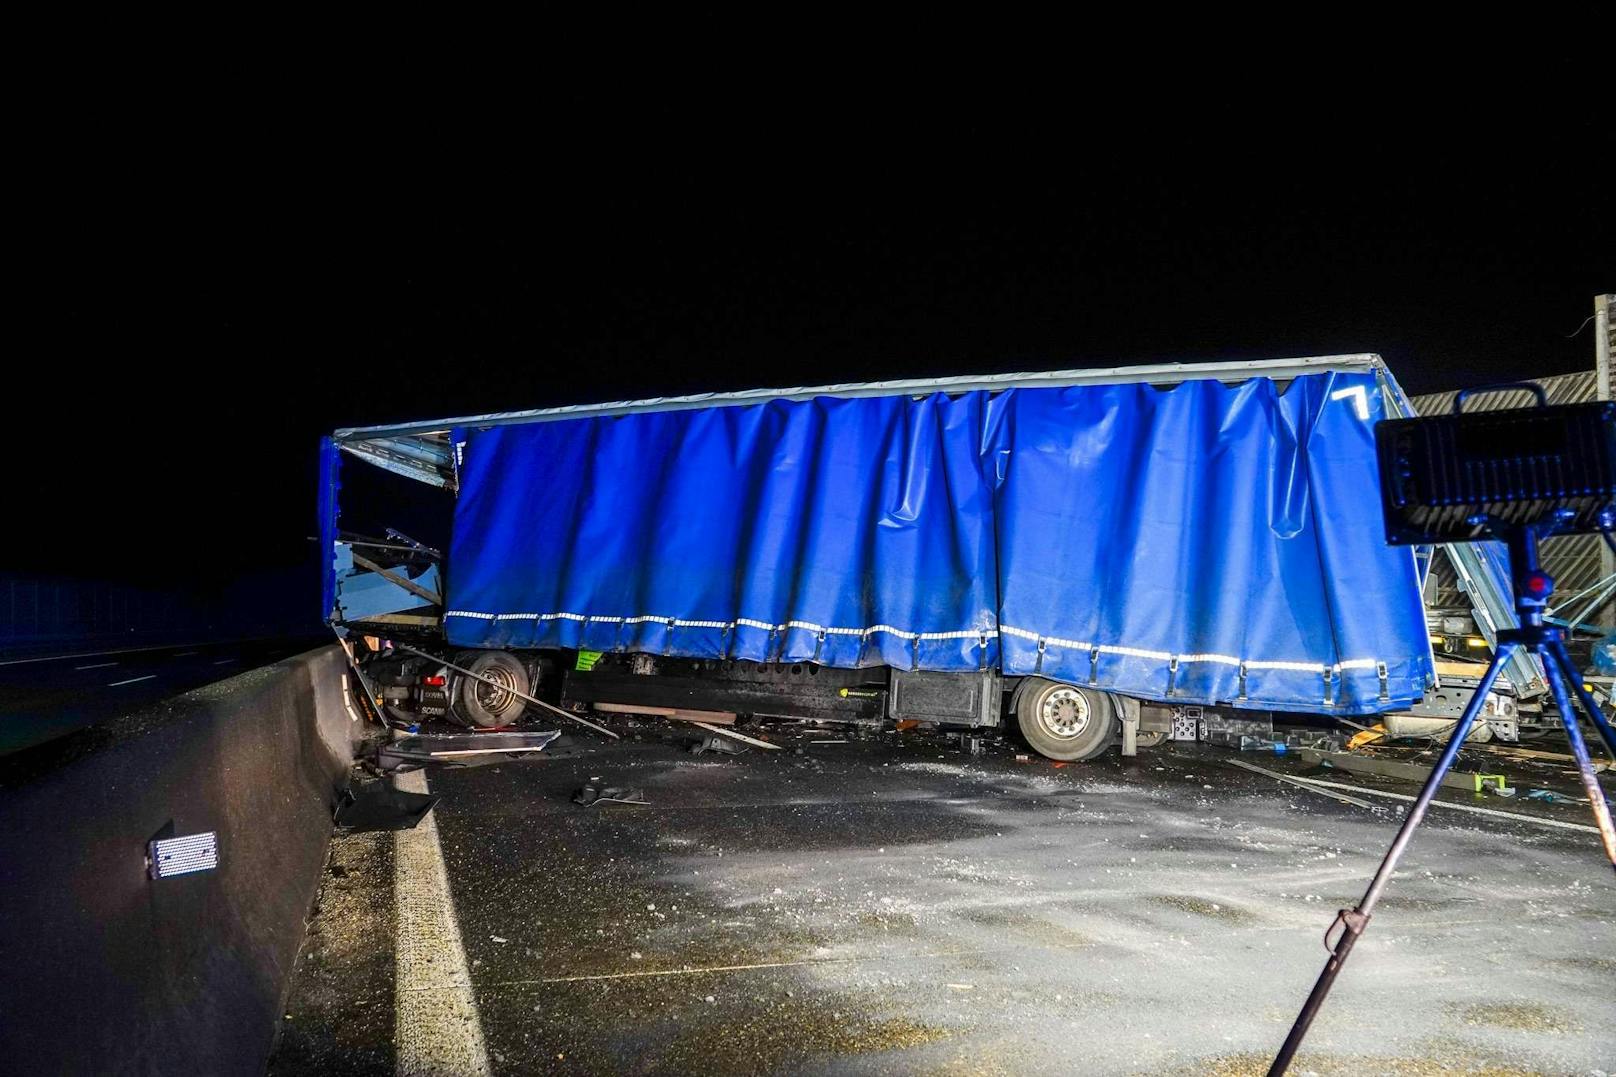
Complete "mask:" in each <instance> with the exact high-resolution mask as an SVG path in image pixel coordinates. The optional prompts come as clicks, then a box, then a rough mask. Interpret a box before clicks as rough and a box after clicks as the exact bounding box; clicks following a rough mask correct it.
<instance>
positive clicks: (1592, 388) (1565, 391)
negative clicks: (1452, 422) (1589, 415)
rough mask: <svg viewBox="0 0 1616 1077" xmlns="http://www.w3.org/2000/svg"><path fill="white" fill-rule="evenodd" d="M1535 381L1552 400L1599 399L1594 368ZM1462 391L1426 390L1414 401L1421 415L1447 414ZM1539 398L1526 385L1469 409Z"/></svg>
mask: <svg viewBox="0 0 1616 1077" xmlns="http://www.w3.org/2000/svg"><path fill="white" fill-rule="evenodd" d="M1532 381H1533V382H1535V383H1536V384H1538V385H1541V386H1543V391H1544V392H1545V393H1548V394H1549V403H1551V404H1585V403H1587V402H1588V401H1590V400H1598V399H1599V385H1598V382H1597V381H1596V379H1595V378H1594V372H1593V371H1592V370H1583V371H1579V372H1577V373H1575V374H1556V375H1554V376H1553V377H1549V378H1533V379H1532ZM1458 395H1459V393H1458V391H1457V390H1456V391H1453V392H1447V393H1426V394H1425V395H1423V396H1416V397H1412V398H1411V401H1412V403H1413V404H1414V410H1415V411H1418V412H1419V413H1420V414H1421V415H1446V414H1447V413H1448V412H1450V411H1452V410H1453V400H1454V398H1455V397H1457V396H1458ZM1536 402H1537V399H1536V398H1535V397H1534V396H1533V395H1532V394H1531V393H1529V392H1527V391H1526V390H1525V389H1511V390H1509V391H1507V392H1502V393H1488V394H1487V395H1485V396H1478V397H1476V398H1475V399H1474V400H1467V401H1466V402H1465V410H1466V411H1503V410H1504V409H1505V408H1525V407H1530V406H1531V405H1533V404H1535V403H1536Z"/></svg>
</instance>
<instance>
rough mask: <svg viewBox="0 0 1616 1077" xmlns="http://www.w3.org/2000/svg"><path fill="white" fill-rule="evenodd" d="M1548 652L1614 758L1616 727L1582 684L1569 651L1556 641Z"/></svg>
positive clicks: (1615, 757) (1580, 676)
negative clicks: (1615, 727)
mask: <svg viewBox="0 0 1616 1077" xmlns="http://www.w3.org/2000/svg"><path fill="white" fill-rule="evenodd" d="M1549 653H1550V655H1551V656H1552V660H1553V661H1556V662H1559V663H1560V670H1561V672H1563V673H1564V674H1565V677H1566V681H1567V682H1568V683H1569V684H1570V685H1571V690H1572V692H1573V693H1574V694H1575V695H1576V696H1577V698H1578V699H1580V700H1582V706H1583V709H1584V710H1586V711H1587V712H1588V717H1589V718H1592V719H1593V723H1594V728H1595V729H1597V730H1599V736H1600V737H1601V738H1602V739H1603V740H1604V742H1605V750H1606V751H1607V752H1608V753H1610V757H1611V758H1612V759H1616V729H1612V728H1611V727H1610V722H1609V720H1607V719H1606V718H1605V712H1604V711H1602V710H1600V709H1599V703H1598V702H1597V701H1596V700H1595V699H1594V697H1593V696H1592V695H1590V694H1589V693H1588V690H1587V689H1586V688H1584V687H1583V686H1582V675H1581V674H1579V673H1578V672H1577V667H1576V665H1575V664H1574V663H1573V662H1572V661H1571V652H1569V651H1567V650H1566V646H1565V644H1564V643H1563V642H1558V641H1557V642H1554V643H1551V644H1549Z"/></svg>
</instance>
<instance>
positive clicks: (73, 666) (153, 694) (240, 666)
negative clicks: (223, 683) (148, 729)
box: [0, 638, 324, 756]
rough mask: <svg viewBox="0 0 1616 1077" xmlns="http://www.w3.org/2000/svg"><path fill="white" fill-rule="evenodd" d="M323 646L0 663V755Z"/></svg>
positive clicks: (241, 646) (270, 642)
mask: <svg viewBox="0 0 1616 1077" xmlns="http://www.w3.org/2000/svg"><path fill="white" fill-rule="evenodd" d="M322 642H324V640H322V639H319V638H296V639H267V640H248V641H235V642H225V643H188V644H187V643H182V644H174V645H171V646H165V647H151V648H138V649H123V650H111V651H99V652H87V651H72V652H68V653H65V654H62V655H56V656H48V657H29V658H19V659H11V660H4V661H0V756H4V755H9V754H11V753H15V752H19V751H22V750H24V749H27V748H32V747H36V746H38V745H41V744H44V743H46V742H48V741H52V740H55V739H57V738H59V737H62V736H65V735H66V734H69V733H72V732H74V731H76V730H80V729H84V728H87V727H89V726H93V725H95V724H96V723H98V722H102V721H105V720H107V719H110V718H116V717H118V716H120V715H123V714H127V713H128V712H129V711H131V710H134V709H136V708H139V707H143V706H146V705H148V704H150V703H154V702H157V701H159V700H162V699H167V698H168V697H170V696H174V695H178V694H180V693H181V692H188V691H190V690H191V689H193V688H199V687H201V686H202V685H205V684H210V683H212V682H213V681H217V680H222V679H223V678H226V677H233V676H235V675H236V674H238V673H241V672H243V671H245V670H249V669H253V668H256V667H258V666H262V665H266V664H268V663H270V662H275V661H278V660H279V659H282V658H285V657H287V656H288V655H292V654H296V653H298V652H300V651H304V650H307V649H308V648H310V647H313V646H317V645H318V644H320V643H322Z"/></svg>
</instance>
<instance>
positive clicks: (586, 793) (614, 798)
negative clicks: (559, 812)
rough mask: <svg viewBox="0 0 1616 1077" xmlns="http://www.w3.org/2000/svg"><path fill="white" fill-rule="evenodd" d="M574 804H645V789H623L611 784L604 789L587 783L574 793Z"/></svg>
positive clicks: (586, 805)
mask: <svg viewBox="0 0 1616 1077" xmlns="http://www.w3.org/2000/svg"><path fill="white" fill-rule="evenodd" d="M572 802H573V803H574V804H582V805H583V806H584V807H586V808H590V807H593V806H595V805H596V804H607V803H610V804H644V803H647V801H646V799H645V791H644V790H641V789H622V788H619V787H617V786H615V785H609V786H607V787H605V788H604V789H601V788H598V787H596V786H593V785H586V786H584V787H583V788H582V789H580V790H578V791H577V792H576V793H574V794H573V795H572Z"/></svg>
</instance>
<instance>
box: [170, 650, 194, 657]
mask: <svg viewBox="0 0 1616 1077" xmlns="http://www.w3.org/2000/svg"><path fill="white" fill-rule="evenodd" d="M196 653H197V652H196V651H181V652H180V653H179V654H176V655H172V656H171V657H173V658H189V657H191V656H192V655H193V654H196Z"/></svg>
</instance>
